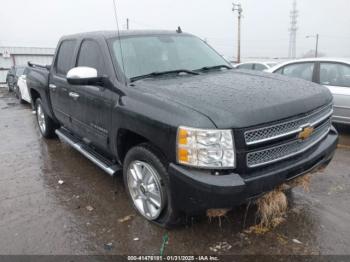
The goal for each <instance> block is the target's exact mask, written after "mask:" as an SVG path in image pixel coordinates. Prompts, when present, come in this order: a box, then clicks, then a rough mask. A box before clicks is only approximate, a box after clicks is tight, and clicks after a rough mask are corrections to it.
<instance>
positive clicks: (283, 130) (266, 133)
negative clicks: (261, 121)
mask: <svg viewBox="0 0 350 262" xmlns="http://www.w3.org/2000/svg"><path fill="white" fill-rule="evenodd" d="M332 114H333V105H332V104H330V105H328V106H326V107H323V108H321V109H320V110H317V111H314V112H312V113H310V114H308V115H306V116H304V117H302V118H298V119H295V120H290V121H285V122H282V123H278V124H275V125H271V126H267V127H262V128H258V129H254V130H249V131H246V132H245V133H244V139H245V142H246V144H247V145H255V144H259V143H263V142H267V141H271V140H275V139H278V138H281V137H284V136H288V135H292V134H296V133H299V132H301V131H302V127H303V126H305V125H310V126H316V125H317V124H319V123H321V122H323V121H325V120H326V119H327V118H329V117H330V116H331V115H332Z"/></svg>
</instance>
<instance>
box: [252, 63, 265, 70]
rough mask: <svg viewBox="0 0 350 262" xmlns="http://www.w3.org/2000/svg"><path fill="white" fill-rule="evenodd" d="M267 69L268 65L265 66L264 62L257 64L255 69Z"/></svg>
mask: <svg viewBox="0 0 350 262" xmlns="http://www.w3.org/2000/svg"><path fill="white" fill-rule="evenodd" d="M265 69H267V67H266V66H264V65H263V64H255V67H254V70H257V71H263V70H265Z"/></svg>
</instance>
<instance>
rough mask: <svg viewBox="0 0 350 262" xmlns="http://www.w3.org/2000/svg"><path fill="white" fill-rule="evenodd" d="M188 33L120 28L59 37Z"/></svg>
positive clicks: (110, 36)
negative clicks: (118, 29)
mask: <svg viewBox="0 0 350 262" xmlns="http://www.w3.org/2000/svg"><path fill="white" fill-rule="evenodd" d="M178 34H181V35H190V34H188V33H183V32H182V33H177V32H176V31H175V30H174V31H170V30H120V31H119V34H118V31H93V32H84V33H78V34H72V35H66V36H63V37H62V38H61V39H67V38H85V37H104V38H106V39H107V38H113V37H118V36H121V37H124V36H147V35H178Z"/></svg>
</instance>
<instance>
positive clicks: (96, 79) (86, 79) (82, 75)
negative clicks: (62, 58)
mask: <svg viewBox="0 0 350 262" xmlns="http://www.w3.org/2000/svg"><path fill="white" fill-rule="evenodd" d="M67 81H68V83H69V84H71V85H102V84H103V77H100V76H98V75H97V70H96V69H95V68H92V67H85V66H79V67H74V68H72V69H71V70H69V71H68V73H67Z"/></svg>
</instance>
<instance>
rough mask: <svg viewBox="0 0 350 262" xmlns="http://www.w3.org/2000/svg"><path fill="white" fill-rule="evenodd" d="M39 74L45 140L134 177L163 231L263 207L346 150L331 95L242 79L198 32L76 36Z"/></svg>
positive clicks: (149, 215) (134, 193) (142, 203)
mask: <svg viewBox="0 0 350 262" xmlns="http://www.w3.org/2000/svg"><path fill="white" fill-rule="evenodd" d="M29 65H30V72H29V74H28V76H27V84H28V87H29V89H30V94H31V97H32V101H33V106H35V109H36V112H37V120H38V124H39V129H40V131H41V133H42V135H43V136H44V137H47V138H49V137H53V136H55V134H56V135H57V136H58V137H59V138H60V139H61V140H63V141H65V142H67V143H68V144H70V145H71V146H73V147H74V148H75V149H76V150H78V151H79V152H81V153H82V154H83V155H85V156H86V157H87V158H89V159H90V160H91V161H93V162H94V163H95V164H97V165H98V166H99V167H101V168H102V169H103V170H105V171H106V172H107V173H108V174H110V175H116V174H123V177H124V182H125V187H126V191H127V192H128V195H129V197H130V199H131V202H132V203H133V205H134V207H135V209H136V210H137V211H138V212H139V213H140V214H141V215H142V216H143V217H145V218H146V219H148V220H150V221H153V222H155V223H157V224H158V225H161V226H172V225H175V224H178V223H179V222H181V221H182V218H183V217H184V215H185V214H191V215H192V214H200V213H201V212H203V211H206V210H208V209H217V208H230V207H233V206H235V205H239V204H242V203H245V202H246V201H248V200H251V199H254V198H257V197H259V196H261V195H262V194H264V193H266V192H269V191H270V190H272V189H273V188H274V187H276V186H278V185H280V184H282V183H284V182H286V181H287V180H291V179H293V178H296V177H297V176H301V175H304V174H306V173H308V172H310V171H313V170H315V169H317V168H320V167H324V166H326V165H327V164H328V163H329V162H330V160H331V159H332V157H333V154H334V151H335V148H336V145H337V140H338V135H337V132H336V130H335V129H334V127H332V125H331V117H332V112H333V106H332V95H331V94H330V92H329V91H328V90H327V89H326V88H324V87H322V86H319V85H317V84H314V83H311V82H306V81H303V80H298V79H291V78H286V77H283V76H279V75H272V74H268V73H258V72H253V71H244V70H235V69H232V67H231V65H230V64H229V63H228V62H227V61H226V60H224V59H223V58H222V57H221V56H220V55H219V54H218V53H216V51H214V50H213V49H212V48H211V47H209V46H208V45H207V44H206V43H205V42H203V41H202V40H200V39H199V38H197V37H195V36H193V35H191V34H187V33H180V32H175V31H174V32H172V31H124V32H123V31H122V32H119V33H117V32H93V33H83V34H77V35H71V36H65V37H63V38H62V39H61V40H60V41H59V43H58V47H57V51H56V54H55V57H54V60H53V63H52V65H50V66H44V67H42V66H39V65H33V64H29Z"/></svg>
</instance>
